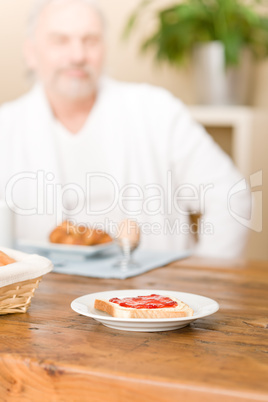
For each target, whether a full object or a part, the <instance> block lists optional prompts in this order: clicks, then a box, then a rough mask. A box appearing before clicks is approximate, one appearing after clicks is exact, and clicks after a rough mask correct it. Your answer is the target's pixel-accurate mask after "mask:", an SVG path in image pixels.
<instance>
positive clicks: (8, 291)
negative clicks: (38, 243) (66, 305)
mask: <svg viewBox="0 0 268 402" xmlns="http://www.w3.org/2000/svg"><path fill="white" fill-rule="evenodd" d="M0 252H2V253H4V254H1V261H2V263H1V264H0V315H3V314H11V313H26V311H27V309H28V308H29V306H30V304H31V299H32V297H33V296H34V292H35V290H36V289H37V288H38V285H39V282H40V281H41V279H42V277H43V275H45V274H47V273H48V272H50V271H52V269H53V264H52V262H51V261H49V260H48V259H47V258H45V257H41V256H39V255H35V254H32V255H30V254H25V253H22V252H20V251H16V250H11V249H7V248H4V247H0ZM5 255H6V256H8V257H10V259H9V258H7V259H6V256H5ZM1 261H0V262H1ZM13 261H15V262H13ZM6 264H7V265H6Z"/></svg>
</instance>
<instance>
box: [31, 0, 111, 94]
mask: <svg viewBox="0 0 268 402" xmlns="http://www.w3.org/2000/svg"><path fill="white" fill-rule="evenodd" d="M27 49H28V51H27V53H26V55H27V61H28V64H29V66H30V67H31V68H32V69H33V70H34V71H35V73H36V74H37V76H38V78H39V79H40V80H41V81H42V82H43V84H44V86H45V88H47V89H48V90H49V91H50V92H52V93H57V94H58V95H63V96H65V97H68V98H70V99H83V98H87V97H89V96H90V95H92V94H93V93H94V92H95V90H96V87H97V82H98V79H99V77H100V75H101V72H102V67H103V63H104V53H105V45H104V38H103V24H102V21H101V20H100V17H99V15H98V13H97V12H96V11H95V10H94V9H93V8H91V7H90V6H89V5H87V4H85V3H83V2H80V1H70V2H67V3H66V2H65V4H62V3H60V2H59V3H54V4H53V3H52V4H50V5H48V6H47V7H46V8H45V9H44V11H43V12H42V14H41V16H40V18H39V21H38V24H37V27H36V30H35V34H34V37H33V39H32V40H31V41H30V42H29V44H28V47H27Z"/></svg>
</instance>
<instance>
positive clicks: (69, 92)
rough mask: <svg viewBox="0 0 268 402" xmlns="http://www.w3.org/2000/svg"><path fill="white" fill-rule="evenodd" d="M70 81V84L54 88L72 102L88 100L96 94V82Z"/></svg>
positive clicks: (75, 79) (73, 79)
mask: <svg viewBox="0 0 268 402" xmlns="http://www.w3.org/2000/svg"><path fill="white" fill-rule="evenodd" d="M69 81H70V82H69V83H68V84H64V85H63V84H58V85H56V87H55V86H54V90H56V91H57V92H58V93H59V94H61V95H64V96H66V97H67V98H69V99H72V100H76V99H77V100H78V99H84V98H87V97H89V96H91V95H92V94H94V93H95V91H96V88H97V84H96V82H95V80H94V81H93V80H92V81H89V80H80V79H77V78H72V79H70V80H69Z"/></svg>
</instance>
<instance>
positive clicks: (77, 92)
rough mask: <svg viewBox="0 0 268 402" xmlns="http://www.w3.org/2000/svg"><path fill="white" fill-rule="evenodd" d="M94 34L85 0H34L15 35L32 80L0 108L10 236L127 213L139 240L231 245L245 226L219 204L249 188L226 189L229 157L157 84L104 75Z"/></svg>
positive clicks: (244, 198)
mask: <svg viewBox="0 0 268 402" xmlns="http://www.w3.org/2000/svg"><path fill="white" fill-rule="evenodd" d="M105 46H106V44H105V23H104V19H103V16H102V14H101V12H100V9H99V7H98V4H97V2H96V1H93V0H42V1H40V0H39V1H37V2H36V4H35V8H34V10H33V12H32V16H31V20H30V26H29V35H28V39H27V43H26V45H25V55H26V60H27V63H28V66H29V68H30V69H31V70H32V72H33V73H34V74H35V77H36V85H35V86H34V88H33V89H32V90H31V91H30V92H29V93H28V94H26V95H25V96H23V97H21V98H20V99H18V100H16V101H14V102H11V103H9V104H5V105H4V106H2V107H1V109H0V149H1V160H0V198H2V199H3V198H5V199H6V202H7V203H8V205H9V206H10V207H11V208H15V209H16V224H17V226H16V230H17V232H16V235H17V237H19V238H28V239H46V238H47V236H48V233H49V232H50V231H51V230H52V229H53V228H54V227H55V226H56V225H58V224H60V222H61V221H62V220H64V219H66V218H68V219H70V220H72V222H74V223H77V224H81V223H84V224H87V225H95V224H98V225H103V228H104V229H106V230H108V231H109V230H110V231H113V224H114V223H116V222H119V221H120V220H121V219H123V218H125V217H131V218H132V219H135V220H137V221H138V222H139V224H140V228H141V232H142V238H143V242H142V245H143V247H144V248H154V249H156V250H159V249H162V250H172V249H173V250H174V249H178V250H179V249H187V248H190V247H195V253H196V254H198V255H206V256H218V257H226V258H230V257H235V256H238V255H240V254H241V253H242V251H243V248H244V246H245V242H246V236H247V232H246V229H245V228H244V227H243V226H242V225H241V224H240V223H238V222H236V220H235V219H234V218H233V217H232V216H231V214H230V211H229V209H230V208H232V209H234V210H236V212H237V213H238V214H239V215H242V216H245V215H246V214H247V213H248V194H243V192H240V193H238V194H236V195H233V196H232V199H231V200H229V198H228V197H229V194H231V193H230V191H231V189H232V187H233V186H234V185H235V184H236V183H237V182H239V180H241V177H240V175H239V174H238V172H237V171H236V169H235V168H234V166H233V164H232V162H231V160H230V159H229V157H227V156H226V155H225V154H224V153H223V152H222V151H221V150H220V148H219V147H218V146H217V145H216V144H215V143H214V142H213V141H212V139H211V138H210V137H209V135H208V134H207V133H206V132H205V131H204V130H203V128H202V127H200V126H199V125H198V124H196V123H195V122H194V121H193V120H192V119H191V117H190V114H189V113H188V111H187V109H186V108H185V107H184V105H183V104H182V103H181V102H180V101H179V100H177V99H175V98H174V97H173V96H172V95H171V94H169V93H168V92H167V91H165V90H164V89H161V88H156V87H152V86H150V85H146V84H128V83H122V82H118V81H115V80H112V79H110V78H107V77H106V76H104V75H103V66H104V60H105ZM229 201H230V202H229ZM191 214H199V215H201V219H200V222H199V226H198V230H197V226H196V225H194V224H191V220H190V215H191ZM196 232H198V243H197V245H194V243H193V238H194V236H193V235H194V234H196Z"/></svg>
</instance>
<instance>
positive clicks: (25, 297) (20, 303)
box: [0, 277, 42, 315]
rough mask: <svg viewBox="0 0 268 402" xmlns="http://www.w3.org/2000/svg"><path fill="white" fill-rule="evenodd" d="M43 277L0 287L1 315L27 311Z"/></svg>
mask: <svg viewBox="0 0 268 402" xmlns="http://www.w3.org/2000/svg"><path fill="white" fill-rule="evenodd" d="M41 279H42V277H39V278H35V279H30V280H28V281H24V282H18V283H13V284H11V285H8V286H4V287H2V288H0V315H4V314H13V313H26V311H27V310H28V308H29V306H30V304H31V300H32V297H33V296H34V292H35V290H36V289H37V288H38V285H39V282H40V281H41Z"/></svg>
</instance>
